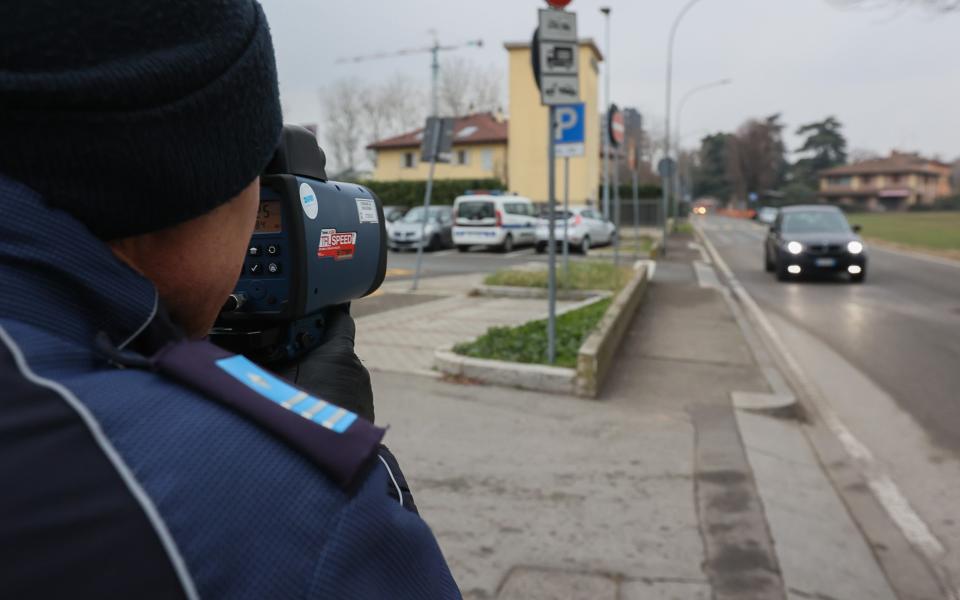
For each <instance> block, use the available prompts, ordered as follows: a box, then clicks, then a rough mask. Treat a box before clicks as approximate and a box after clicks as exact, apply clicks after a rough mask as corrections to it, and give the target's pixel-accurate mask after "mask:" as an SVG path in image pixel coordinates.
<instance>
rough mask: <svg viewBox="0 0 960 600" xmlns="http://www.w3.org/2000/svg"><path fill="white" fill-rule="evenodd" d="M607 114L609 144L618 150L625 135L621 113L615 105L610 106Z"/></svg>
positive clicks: (625, 130) (625, 127) (624, 125)
mask: <svg viewBox="0 0 960 600" xmlns="http://www.w3.org/2000/svg"><path fill="white" fill-rule="evenodd" d="M608 114H609V115H610V116H609V119H608V123H607V126H608V128H609V134H610V143H611V144H613V145H614V146H615V147H617V148H619V147H620V146H621V145H622V144H623V140H624V138H625V137H626V135H627V126H626V124H625V123H624V121H623V113H622V112H620V109H619V108H617V105H616V104H611V105H610V111H609V113H608Z"/></svg>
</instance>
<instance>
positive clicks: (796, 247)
mask: <svg viewBox="0 0 960 600" xmlns="http://www.w3.org/2000/svg"><path fill="white" fill-rule="evenodd" d="M787 252H789V253H790V254H800V253H801V252H803V244H801V243H800V242H790V243H788V244H787Z"/></svg>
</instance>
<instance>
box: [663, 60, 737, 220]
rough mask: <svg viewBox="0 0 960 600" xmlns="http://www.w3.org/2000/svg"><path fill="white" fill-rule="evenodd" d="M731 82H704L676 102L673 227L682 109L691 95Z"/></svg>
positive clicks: (677, 209)
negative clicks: (675, 165)
mask: <svg viewBox="0 0 960 600" xmlns="http://www.w3.org/2000/svg"><path fill="white" fill-rule="evenodd" d="M731 83H733V80H732V79H729V78H728V79H721V80H719V81H714V82H712V83H705V84H703V85H698V86H697V87H695V88H693V89H691V90H689V91H688V92H687V93H686V94H684V95H683V98H681V99H680V102H678V103H677V131H676V135H674V142H675V143H676V145H677V167H676V168H675V169H674V170H673V193H674V202H673V219H674V221H673V222H674V227H676V222H677V219H678V218H679V217H680V199H677V198H676V194H677V192H678V191H679V190H680V164H679V162H680V161H679V159H680V134H681V132H682V130H681V123H683V109H684V108H686V106H687V101H688V100H690V98H691V97H693V96H694V95H696V94H698V93H699V92H704V91H706V90H709V89H712V88H716V87H722V86H725V85H730V84H731Z"/></svg>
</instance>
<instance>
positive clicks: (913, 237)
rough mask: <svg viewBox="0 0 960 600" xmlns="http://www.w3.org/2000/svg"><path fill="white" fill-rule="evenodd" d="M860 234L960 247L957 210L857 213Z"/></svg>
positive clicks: (920, 245)
mask: <svg viewBox="0 0 960 600" xmlns="http://www.w3.org/2000/svg"><path fill="white" fill-rule="evenodd" d="M848 219H849V220H850V222H851V223H854V224H857V225H862V226H863V231H862V233H863V236H864V237H866V238H876V239H880V240H884V241H887V242H893V243H895V244H903V245H905V246H913V247H916V248H921V249H924V248H925V249H933V250H955V251H960V212H902V213H901V212H898V213H856V214H852V215H849V216H848Z"/></svg>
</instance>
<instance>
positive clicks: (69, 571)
mask: <svg viewBox="0 0 960 600" xmlns="http://www.w3.org/2000/svg"><path fill="white" fill-rule="evenodd" d="M2 12H3V14H2V15H0V597H2V598H17V599H20V598H98V599H103V598H107V599H110V598H201V597H203V598H230V599H234V598H256V599H268V598H269V599H274V598H336V599H354V598H356V599H366V598H398V599H402V598H429V599H443V598H459V597H460V594H459V592H458V591H457V588H456V585H455V583H454V581H453V579H452V577H451V575H450V572H449V569H448V567H447V565H446V563H445V561H444V559H443V556H442V555H441V553H440V550H439V548H438V546H437V543H436V541H435V539H434V537H433V535H432V534H431V532H430V530H429V528H428V527H427V525H426V524H425V523H424V522H423V521H422V520H421V519H420V517H419V516H418V515H417V514H416V513H415V512H414V511H411V510H408V508H409V507H408V506H403V505H401V502H399V501H398V500H397V499H395V498H391V497H390V496H389V495H388V494H387V493H385V490H387V489H391V488H397V490H398V491H397V494H396V496H398V497H402V496H403V494H402V493H401V491H400V490H399V488H400V487H401V484H400V481H398V479H399V478H398V474H397V473H395V472H394V471H395V470H396V469H395V466H396V465H395V463H391V462H390V461H389V460H387V459H386V458H385V457H384V456H382V455H381V454H380V451H379V448H380V446H379V443H380V440H381V438H382V436H383V430H381V429H379V428H377V427H375V426H374V425H373V424H371V423H370V422H369V421H367V420H366V419H364V418H362V417H360V416H357V414H356V412H357V411H358V410H360V411H361V412H367V413H370V414H372V412H371V409H372V407H369V406H367V407H363V406H359V407H358V406H350V407H344V406H339V405H338V404H337V403H336V402H330V400H336V399H334V398H327V399H321V398H319V397H318V396H317V395H316V394H312V393H309V392H306V391H301V390H298V389H296V388H293V387H290V386H289V384H287V383H285V382H283V381H281V380H279V379H277V378H276V377H274V376H273V375H272V374H270V373H268V372H266V371H264V370H262V369H260V368H259V367H257V366H256V365H253V364H252V363H250V362H249V361H247V360H246V359H244V358H243V357H239V356H231V355H230V354H229V353H227V352H225V351H223V350H220V349H219V348H217V347H215V346H213V345H211V344H209V343H208V342H206V341H203V338H204V336H205V335H206V333H207V331H208V329H209V327H210V326H211V324H212V323H213V320H214V318H215V317H216V315H217V313H218V311H219V309H220V307H221V304H222V303H223V301H224V299H225V297H226V296H227V294H228V293H229V292H230V291H231V289H232V288H233V285H234V283H235V281H236V277H237V274H238V273H239V272H240V268H241V263H242V261H243V257H244V252H245V249H246V244H247V240H248V239H249V238H250V234H251V232H252V229H253V226H254V220H255V217H256V212H257V205H258V180H257V176H258V173H260V172H261V170H262V169H263V168H264V167H265V165H266V164H267V162H268V161H269V159H270V157H271V155H272V154H273V151H274V149H275V147H276V145H277V142H278V139H279V136H280V132H281V115H280V106H279V99H278V90H277V80H276V68H275V64H274V57H273V49H272V44H271V40H270V34H269V30H268V28H267V23H266V20H265V18H264V14H263V11H262V9H261V8H260V6H259V5H258V4H257V3H256V2H254V1H253V0H218V1H213V0H205V1H204V0H135V1H131V0H89V1H87V2H70V1H67V0H35V1H31V2H19V3H7V5H6V6H5V7H4V8H3V9H2ZM319 34H320V32H319V31H318V35H319ZM329 331H330V332H331V333H330V336H331V337H330V339H328V340H327V343H326V344H325V345H324V346H322V347H321V348H320V349H319V350H318V354H317V355H316V356H319V357H326V358H324V359H322V360H325V361H326V362H324V365H325V367H323V368H326V369H328V371H327V372H328V373H329V374H330V381H333V382H339V383H335V384H334V385H333V386H332V387H331V390H332V392H335V393H342V392H344V389H345V388H346V387H349V386H348V385H345V384H344V382H345V381H346V382H350V381H353V382H354V383H355V387H356V389H355V390H354V392H355V393H356V394H357V395H359V396H360V397H363V396H365V395H369V391H368V386H369V383H368V380H366V379H364V377H365V374H364V373H363V372H362V367H359V366H358V365H359V363H357V362H356V360H355V356H353V348H352V321H351V320H350V318H349V315H348V314H347V313H346V312H345V311H341V312H339V313H334V315H333V317H332V321H331V323H330V328H329ZM351 365H352V366H351ZM343 369H345V370H343ZM318 385H322V384H318ZM311 391H312V390H311ZM280 394H287V395H288V396H289V398H287V400H284V401H282V402H281V401H280V399H278V398H279V396H278V395H280ZM339 401H340V403H341V404H344V403H347V402H349V401H350V398H346V397H341V398H340V399H339ZM349 408H353V409H354V410H349ZM361 409H362V410H361Z"/></svg>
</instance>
